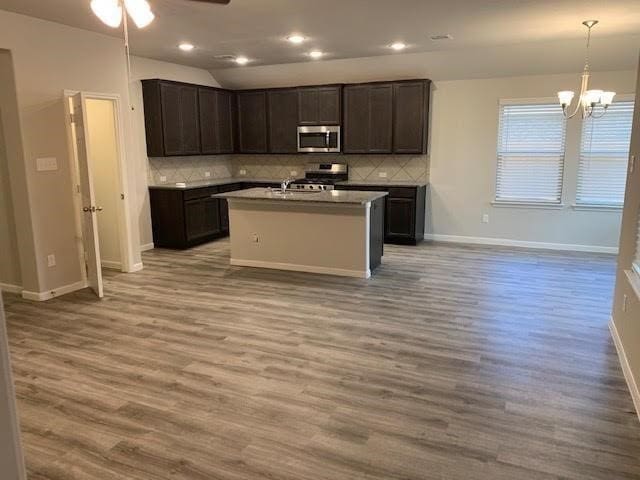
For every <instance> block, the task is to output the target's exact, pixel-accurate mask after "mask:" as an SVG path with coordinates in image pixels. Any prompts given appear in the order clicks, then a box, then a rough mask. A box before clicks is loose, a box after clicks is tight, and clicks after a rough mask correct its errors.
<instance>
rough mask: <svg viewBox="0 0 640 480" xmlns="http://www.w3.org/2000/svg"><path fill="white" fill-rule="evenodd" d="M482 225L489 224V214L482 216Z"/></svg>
mask: <svg viewBox="0 0 640 480" xmlns="http://www.w3.org/2000/svg"><path fill="white" fill-rule="evenodd" d="M482 223H489V214H488V213H484V214H482Z"/></svg>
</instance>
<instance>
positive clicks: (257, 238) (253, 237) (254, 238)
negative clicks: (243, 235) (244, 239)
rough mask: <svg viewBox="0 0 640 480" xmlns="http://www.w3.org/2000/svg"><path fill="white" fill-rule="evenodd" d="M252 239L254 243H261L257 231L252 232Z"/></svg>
mask: <svg viewBox="0 0 640 480" xmlns="http://www.w3.org/2000/svg"><path fill="white" fill-rule="evenodd" d="M251 241H252V242H253V244H254V245H256V246H257V245H258V244H259V243H260V237H259V236H258V234H257V233H252V234H251Z"/></svg>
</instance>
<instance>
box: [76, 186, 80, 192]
mask: <svg viewBox="0 0 640 480" xmlns="http://www.w3.org/2000/svg"><path fill="white" fill-rule="evenodd" d="M76 193H80V185H76Z"/></svg>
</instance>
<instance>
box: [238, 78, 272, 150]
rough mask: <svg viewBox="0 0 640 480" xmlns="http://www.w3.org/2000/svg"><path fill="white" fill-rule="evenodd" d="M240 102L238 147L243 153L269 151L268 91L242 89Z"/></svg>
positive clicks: (239, 94)
mask: <svg viewBox="0 0 640 480" xmlns="http://www.w3.org/2000/svg"><path fill="white" fill-rule="evenodd" d="M237 102H238V143H239V144H238V148H239V150H240V152H241V153H267V152H268V143H267V93H266V91H264V90H256V91H242V92H238V94H237Z"/></svg>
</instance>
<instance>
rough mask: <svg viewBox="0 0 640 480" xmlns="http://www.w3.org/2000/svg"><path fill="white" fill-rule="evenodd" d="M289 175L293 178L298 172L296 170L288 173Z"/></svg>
mask: <svg viewBox="0 0 640 480" xmlns="http://www.w3.org/2000/svg"><path fill="white" fill-rule="evenodd" d="M289 175H291V176H292V177H295V176H296V175H298V171H297V170H291V171H290V172H289Z"/></svg>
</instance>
